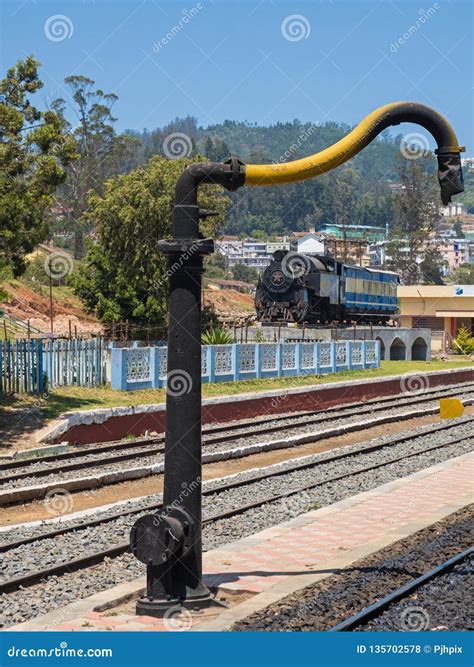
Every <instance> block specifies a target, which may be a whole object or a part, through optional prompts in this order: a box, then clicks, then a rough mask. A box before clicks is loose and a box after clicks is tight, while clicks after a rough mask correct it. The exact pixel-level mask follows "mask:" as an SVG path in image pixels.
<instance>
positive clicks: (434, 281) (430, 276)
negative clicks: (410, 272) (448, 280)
mask: <svg viewBox="0 0 474 667" xmlns="http://www.w3.org/2000/svg"><path fill="white" fill-rule="evenodd" d="M445 265H446V262H445V261H444V259H443V257H442V256H441V253H440V252H439V250H438V249H437V248H428V249H427V250H425V253H424V257H423V260H422V262H421V263H420V271H421V281H422V284H423V285H444V280H443V267H445Z"/></svg>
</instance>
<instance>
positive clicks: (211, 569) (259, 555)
mask: <svg viewBox="0 0 474 667" xmlns="http://www.w3.org/2000/svg"><path fill="white" fill-rule="evenodd" d="M473 479H474V453H470V454H464V455H463V456H459V457H457V458H455V459H451V460H449V461H445V462H443V463H440V464H437V465H435V466H432V467H430V468H427V469H425V470H422V471H420V472H417V473H414V474H412V475H409V476H408V477H404V478H402V479H399V480H396V481H394V482H390V483H389V484H384V485H382V486H379V487H377V488H376V489H373V490H371V491H368V492H364V493H361V494H358V495H356V496H353V497H351V498H348V499H346V500H343V501H340V502H338V503H334V504H333V505H330V506H328V507H324V508H321V509H318V510H315V511H312V512H308V513H306V514H303V515H301V516H298V517H296V518H295V519H292V520H291V521H288V522H285V523H283V524H280V525H278V526H274V527H273V528H269V529H267V530H265V531H262V532H260V533H257V534H255V535H252V536H250V537H247V538H244V539H241V540H238V541H237V542H234V543H232V544H228V545H226V546H223V547H222V548H220V549H215V550H212V551H209V552H207V553H205V554H204V571H205V579H206V583H207V585H208V586H211V587H216V588H217V589H218V596H224V597H226V598H227V600H228V602H229V608H228V609H225V610H223V611H219V612H213V613H209V614H203V615H194V614H190V613H186V614H184V615H179V611H178V610H176V609H175V610H173V611H172V613H171V614H170V616H169V617H168V618H167V619H165V620H158V619H154V618H151V617H137V616H135V615H134V614H133V608H134V602H133V600H134V599H136V597H138V595H139V594H140V593H141V592H142V591H143V589H144V585H145V582H144V579H143V578H141V579H137V580H134V581H132V582H129V583H126V584H122V585H120V586H117V587H115V588H113V589H110V590H108V591H104V592H102V593H99V594H97V595H94V596H92V597H90V598H86V599H84V600H80V601H78V602H74V603H72V604H70V605H68V606H67V607H64V608H62V609H58V610H56V611H54V612H51V613H49V614H46V615H45V616H42V617H39V618H37V619H35V620H32V621H29V622H27V623H22V624H20V625H16V626H14V627H12V628H8V630H14V631H38V630H39V631H41V630H58V631H87V630H113V631H120V632H121V631H147V630H148V631H176V630H178V631H179V630H193V631H226V630H229V629H230V628H231V626H232V625H233V624H234V623H236V622H237V621H239V620H241V619H242V618H245V617H246V616H248V615H249V614H251V613H253V612H255V611H258V610H260V609H263V608H265V607H266V606H268V605H269V604H272V603H274V602H276V601H278V600H280V599H281V598H283V597H285V596H287V595H289V594H291V593H293V592H295V591H297V590H299V589H301V588H304V587H305V586H309V585H311V584H314V583H316V582H318V581H320V580H321V579H324V578H325V577H328V576H330V575H331V574H332V573H334V572H335V571H337V570H339V569H342V568H346V567H348V566H349V565H351V564H352V563H354V562H356V561H358V560H360V559H361V558H364V557H366V556H368V555H370V554H372V553H374V552H377V551H379V550H380V549H382V548H383V547H386V546H388V545H390V544H393V543H394V542H396V541H398V540H400V539H403V538H405V537H407V536H408V535H411V534H412V533H414V532H417V531H418V530H421V529H422V528H425V527H426V526H429V525H431V524H432V523H435V522H436V521H439V520H441V519H443V518H444V517H446V516H448V515H449V514H452V513H453V512H455V511H457V510H459V509H461V508H463V507H465V506H467V505H469V504H470V503H471V502H472V500H473V490H474V486H473V482H472V480H473Z"/></svg>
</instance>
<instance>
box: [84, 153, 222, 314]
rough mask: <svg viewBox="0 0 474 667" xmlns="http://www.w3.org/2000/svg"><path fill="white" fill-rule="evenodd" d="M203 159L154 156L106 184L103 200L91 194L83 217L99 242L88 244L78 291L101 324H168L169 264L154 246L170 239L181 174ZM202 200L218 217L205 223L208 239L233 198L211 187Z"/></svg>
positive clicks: (202, 190)
mask: <svg viewBox="0 0 474 667" xmlns="http://www.w3.org/2000/svg"><path fill="white" fill-rule="evenodd" d="M199 160H202V157H200V158H196V159H195V160H190V159H186V160H184V159H180V160H166V159H164V158H162V157H159V156H155V157H153V158H151V159H150V161H149V162H148V164H147V166H146V168H138V169H135V170H134V171H132V172H130V173H129V174H127V175H125V176H119V177H117V178H115V179H113V180H109V181H107V183H106V184H105V192H104V195H103V196H99V195H97V194H94V195H92V197H91V200H90V210H89V211H88V212H87V213H86V214H85V216H84V217H85V218H86V221H87V222H88V223H89V224H91V225H94V226H95V228H96V236H97V240H96V241H94V242H92V241H89V248H88V251H87V254H86V256H85V258H84V260H83V262H82V265H81V268H80V271H79V274H78V275H77V277H76V279H75V289H76V292H77V294H78V295H79V296H80V297H81V299H82V301H83V302H84V305H85V306H86V308H87V310H89V311H92V312H95V313H96V314H97V316H98V317H99V318H100V319H101V320H102V321H103V322H118V321H121V320H130V321H131V322H132V323H135V324H147V325H148V324H150V325H153V326H160V327H161V326H164V325H165V323H166V312H167V307H166V300H167V281H168V274H167V271H168V263H167V259H166V257H165V256H164V255H163V254H161V253H159V252H158V250H157V248H156V244H157V240H158V239H162V238H166V237H167V236H169V235H170V231H171V222H172V211H173V204H174V188H175V184H176V181H177V179H178V177H179V175H180V174H181V172H182V170H183V169H184V167H185V166H187V165H188V164H191V162H193V161H194V162H195V161H199ZM199 197H200V205H201V206H202V207H203V208H206V209H210V210H215V211H218V212H219V215H218V216H216V217H210V218H208V219H206V221H204V222H203V223H202V228H203V232H204V233H205V234H207V235H210V234H213V233H214V230H215V228H216V226H217V225H218V224H219V223H220V222H222V220H223V219H224V217H225V213H226V210H227V207H228V204H229V199H228V197H226V196H225V195H223V194H222V193H220V192H219V191H217V189H216V188H215V187H212V186H203V187H202V188H200V189H199ZM170 270H172V269H170Z"/></svg>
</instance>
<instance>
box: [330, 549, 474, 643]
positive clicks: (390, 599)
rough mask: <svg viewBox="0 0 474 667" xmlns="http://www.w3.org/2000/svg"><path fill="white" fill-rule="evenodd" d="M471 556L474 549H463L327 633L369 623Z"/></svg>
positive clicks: (351, 628) (343, 630)
mask: <svg viewBox="0 0 474 667" xmlns="http://www.w3.org/2000/svg"><path fill="white" fill-rule="evenodd" d="M472 554H474V547H469V548H468V549H464V550H463V551H461V552H460V553H458V554H456V556H453V557H452V558H449V560H446V561H444V563H441V564H440V565H438V566H436V567H434V568H433V569H432V570H430V571H429V572H426V573H425V574H422V575H421V576H419V577H417V578H416V579H412V580H411V581H409V582H408V583H406V584H404V585H403V586H400V588H397V589H396V590H394V591H392V592H391V593H389V594H388V595H385V596H384V597H382V598H380V600H377V602H374V603H373V604H370V605H368V606H367V607H364V609H362V610H361V611H359V612H358V613H357V614H354V615H353V616H349V617H348V618H346V619H344V620H343V621H341V622H340V623H338V624H337V625H334V626H333V627H332V628H329V630H328V631H327V632H345V631H348V630H353V629H354V628H357V627H359V626H360V625H362V624H364V623H367V622H368V621H371V620H372V619H373V618H376V617H377V616H380V614H381V613H382V612H384V611H385V610H386V609H387V608H388V607H389V606H390V605H392V604H393V603H394V602H399V601H400V600H402V599H403V598H405V597H407V596H408V595H410V594H411V593H413V592H414V591H416V590H417V589H418V588H420V587H421V586H423V585H424V584H426V583H427V582H428V581H430V580H431V579H434V578H435V577H438V576H439V575H441V574H445V573H446V572H448V571H449V570H451V569H452V568H453V567H455V566H456V565H458V564H459V563H461V562H462V561H464V560H465V559H466V558H468V557H469V556H470V555H472Z"/></svg>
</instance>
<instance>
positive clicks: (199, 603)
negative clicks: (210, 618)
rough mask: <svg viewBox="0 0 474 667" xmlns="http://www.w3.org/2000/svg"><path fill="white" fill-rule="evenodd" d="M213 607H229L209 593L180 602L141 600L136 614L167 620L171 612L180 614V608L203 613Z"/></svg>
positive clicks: (171, 600)
mask: <svg viewBox="0 0 474 667" xmlns="http://www.w3.org/2000/svg"><path fill="white" fill-rule="evenodd" d="M211 607H222V608H223V609H225V608H226V607H227V605H226V604H225V602H220V601H219V600H216V598H215V597H214V596H213V595H212V594H211V593H208V594H206V595H201V596H197V597H194V598H189V599H187V600H180V599H179V598H174V599H170V600H166V599H156V600H150V599H149V598H147V597H143V598H140V599H139V600H138V602H137V607H136V612H137V616H153V617H155V618H166V617H167V615H168V613H169V612H171V610H172V613H173V615H175V614H176V615H177V614H178V608H180V609H182V610H184V609H187V610H189V611H201V610H203V609H209V608H211Z"/></svg>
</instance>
